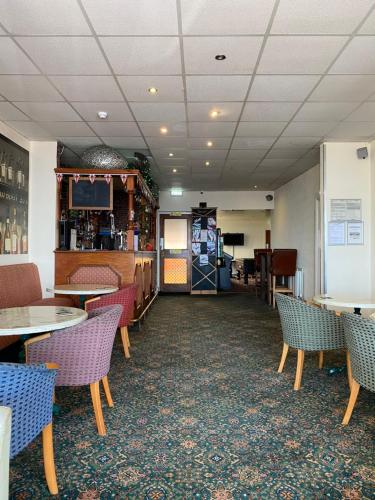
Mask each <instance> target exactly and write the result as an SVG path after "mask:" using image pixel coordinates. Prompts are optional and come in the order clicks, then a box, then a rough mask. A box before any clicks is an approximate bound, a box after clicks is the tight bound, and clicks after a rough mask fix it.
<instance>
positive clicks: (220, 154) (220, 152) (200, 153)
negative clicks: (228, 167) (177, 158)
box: [188, 149, 227, 160]
mask: <svg viewBox="0 0 375 500" xmlns="http://www.w3.org/2000/svg"><path fill="white" fill-rule="evenodd" d="M188 156H189V158H191V159H192V160H224V159H225V157H226V156H227V150H225V149H191V150H190V151H189V152H188Z"/></svg>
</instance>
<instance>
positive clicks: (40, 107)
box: [15, 102, 81, 122]
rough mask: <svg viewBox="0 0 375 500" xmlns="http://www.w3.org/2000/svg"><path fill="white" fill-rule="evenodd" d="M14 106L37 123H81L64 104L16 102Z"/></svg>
mask: <svg viewBox="0 0 375 500" xmlns="http://www.w3.org/2000/svg"><path fill="white" fill-rule="evenodd" d="M15 104H16V106H18V107H19V108H20V109H22V111H23V112H24V113H26V114H27V115H29V116H30V118H31V119H32V120H35V121H37V122H53V121H59V122H63V121H68V122H73V121H81V118H80V117H79V115H78V114H77V113H76V112H75V111H74V109H72V108H71V106H69V104H67V103H66V102H17V103H15Z"/></svg>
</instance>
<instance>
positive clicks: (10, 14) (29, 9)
mask: <svg viewBox="0 0 375 500" xmlns="http://www.w3.org/2000/svg"><path fill="white" fill-rule="evenodd" d="M0 12H1V22H2V24H3V25H4V26H5V28H6V29H7V30H8V31H10V32H11V34H13V35H90V34H91V32H90V28H89V26H88V24H87V23H86V21H85V18H84V16H83V14H82V12H81V9H80V8H79V6H78V3H77V1H76V0H54V1H53V2H51V0H33V1H32V2H27V1H26V2H25V0H0Z"/></svg>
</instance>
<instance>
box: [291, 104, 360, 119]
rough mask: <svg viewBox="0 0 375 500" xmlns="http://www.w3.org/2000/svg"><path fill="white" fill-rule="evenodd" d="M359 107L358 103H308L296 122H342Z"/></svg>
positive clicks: (299, 112) (300, 111) (303, 107)
mask: <svg viewBox="0 0 375 500" xmlns="http://www.w3.org/2000/svg"><path fill="white" fill-rule="evenodd" d="M357 106H358V104H357V103H352V102H325V103H321V102H306V103H305V104H304V105H303V106H302V108H301V109H300V110H299V111H298V113H297V114H296V116H295V117H294V121H301V122H330V121H341V120H343V119H344V118H345V117H346V116H347V115H348V114H349V113H350V112H351V111H352V110H353V109H354V108H356V107H357Z"/></svg>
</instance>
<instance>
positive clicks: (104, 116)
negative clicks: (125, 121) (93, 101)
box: [98, 111, 108, 120]
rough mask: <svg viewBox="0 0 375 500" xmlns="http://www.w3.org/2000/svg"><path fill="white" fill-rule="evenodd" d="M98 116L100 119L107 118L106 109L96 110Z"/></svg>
mask: <svg viewBox="0 0 375 500" xmlns="http://www.w3.org/2000/svg"><path fill="white" fill-rule="evenodd" d="M98 117H99V118H100V119H101V120H105V119H106V118H108V113H107V111H98Z"/></svg>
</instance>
